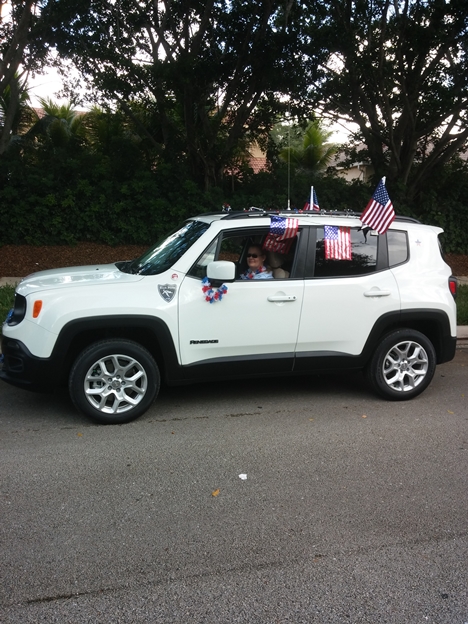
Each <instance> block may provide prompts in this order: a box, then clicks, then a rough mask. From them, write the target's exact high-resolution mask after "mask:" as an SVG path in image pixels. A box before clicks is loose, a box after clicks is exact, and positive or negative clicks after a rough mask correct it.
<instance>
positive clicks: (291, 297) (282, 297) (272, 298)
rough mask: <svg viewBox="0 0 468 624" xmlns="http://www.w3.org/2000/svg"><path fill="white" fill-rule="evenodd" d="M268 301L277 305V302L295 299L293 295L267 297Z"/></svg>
mask: <svg viewBox="0 0 468 624" xmlns="http://www.w3.org/2000/svg"><path fill="white" fill-rule="evenodd" d="M268 301H271V302H273V303H277V302H278V301H296V297H295V296H294V295H271V296H270V297H268Z"/></svg>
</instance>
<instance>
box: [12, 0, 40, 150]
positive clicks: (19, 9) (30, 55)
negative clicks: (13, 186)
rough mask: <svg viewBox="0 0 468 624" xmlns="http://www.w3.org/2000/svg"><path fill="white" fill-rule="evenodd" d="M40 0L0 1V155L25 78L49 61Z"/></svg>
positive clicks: (21, 98) (18, 106)
mask: <svg viewBox="0 0 468 624" xmlns="http://www.w3.org/2000/svg"><path fill="white" fill-rule="evenodd" d="M42 5H43V2H42V1H41V0H37V1H34V0H25V1H22V0H11V2H10V1H8V2H7V1H6V0H0V54H1V60H0V97H1V99H2V106H1V107H0V154H2V153H3V152H4V151H5V150H6V148H7V146H8V143H9V141H10V139H11V136H12V134H13V133H14V131H15V124H16V125H17V124H18V111H19V109H20V107H21V103H22V101H24V93H25V92H26V91H27V78H28V76H29V74H30V73H31V72H34V71H38V70H39V69H40V68H41V67H42V66H43V65H44V64H45V63H46V62H47V61H48V60H49V47H48V45H47V40H46V37H45V30H44V23H43V20H42V17H41V8H42Z"/></svg>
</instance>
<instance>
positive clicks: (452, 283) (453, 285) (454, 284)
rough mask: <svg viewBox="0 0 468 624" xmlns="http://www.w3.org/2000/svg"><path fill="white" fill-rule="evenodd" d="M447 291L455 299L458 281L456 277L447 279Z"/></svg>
mask: <svg viewBox="0 0 468 624" xmlns="http://www.w3.org/2000/svg"><path fill="white" fill-rule="evenodd" d="M449 289H450V292H451V293H452V295H453V298H454V299H456V298H457V290H458V280H457V278H456V277H449Z"/></svg>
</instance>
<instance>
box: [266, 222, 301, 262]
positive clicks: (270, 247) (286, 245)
mask: <svg viewBox="0 0 468 624" xmlns="http://www.w3.org/2000/svg"><path fill="white" fill-rule="evenodd" d="M298 229H299V219H294V218H292V217H286V218H285V217H277V216H274V215H273V216H272V217H271V221H270V232H269V234H268V236H267V237H266V239H265V242H264V243H263V249H266V250H267V251H276V252H278V253H282V254H285V253H288V251H289V249H290V247H291V244H292V242H293V239H294V238H295V237H296V234H297V231H298Z"/></svg>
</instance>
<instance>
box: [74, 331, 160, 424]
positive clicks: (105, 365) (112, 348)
mask: <svg viewBox="0 0 468 624" xmlns="http://www.w3.org/2000/svg"><path fill="white" fill-rule="evenodd" d="M159 386H160V374H159V370H158V367H157V365H156V362H155V361H154V359H153V357H152V355H151V354H150V353H149V351H147V350H146V349H145V348H144V347H142V346H141V345H139V344H138V343H136V342H132V341H130V340H103V341H101V342H96V343H94V344H93V345H91V346H89V347H88V348H87V349H85V350H84V351H83V352H82V353H81V354H80V355H79V356H78V358H77V359H76V361H75V363H74V365H73V368H72V370H71V373H70V379H69V391H70V396H71V398H72V401H73V403H74V404H75V406H76V407H77V408H78V409H79V410H80V411H81V412H83V413H84V414H86V415H87V416H89V417H90V418H92V419H93V420H95V421H96V422H99V423H102V424H122V423H126V422H129V421H131V420H134V419H135V418H138V417H139V416H141V415H142V414H144V412H146V410H147V409H148V408H149V407H150V405H151V403H152V402H153V401H154V399H155V398H156V396H157V394H158V392H159Z"/></svg>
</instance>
